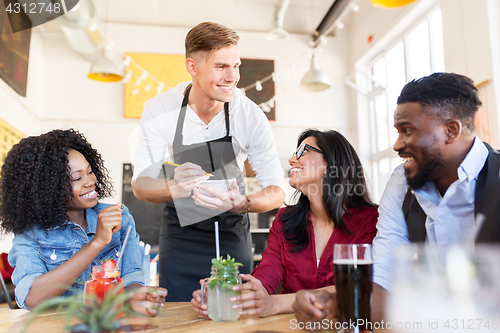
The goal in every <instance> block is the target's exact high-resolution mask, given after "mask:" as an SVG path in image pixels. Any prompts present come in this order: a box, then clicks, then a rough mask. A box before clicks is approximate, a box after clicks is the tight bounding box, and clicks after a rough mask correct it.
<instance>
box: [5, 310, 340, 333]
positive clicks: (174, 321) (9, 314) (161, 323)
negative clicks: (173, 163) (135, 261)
mask: <svg viewBox="0 0 500 333" xmlns="http://www.w3.org/2000/svg"><path fill="white" fill-rule="evenodd" d="M28 313H29V312H28V311H26V310H9V309H8V308H0V332H1V333H4V332H5V333H7V332H8V333H19V332H20V331H21V329H22V327H23V324H24V322H25V320H26V318H27V316H28ZM59 314H60V313H59ZM292 320H293V321H292ZM294 320H295V316H294V315H293V314H283V315H276V316H271V317H267V318H258V317H251V316H242V317H240V318H239V319H238V320H237V321H233V322H215V321H212V320H209V319H198V318H197V317H196V314H195V313H194V312H193V311H191V304H190V303H187V302H186V303H184V302H183V303H175V302H173V303H165V306H164V307H163V310H161V311H160V314H159V315H158V316H157V317H154V318H146V317H134V318H127V319H125V320H124V324H150V325H153V326H157V328H155V329H151V330H148V332H152V333H153V332H167V333H173V332H179V333H195V332H196V333H211V332H213V333H216V332H217V333H218V332H231V333H240V332H242V333H243V332H247V333H251V332H261V333H278V332H283V333H286V332H302V330H300V329H298V328H295V329H294V327H296V325H295V324H294V323H295V321H294ZM63 328H64V319H63V318H60V317H59V316H58V313H47V314H44V315H41V316H39V317H38V318H37V319H36V320H35V321H34V322H33V323H32V324H31V325H30V327H29V328H28V330H27V332H28V333H32V332H43V333H62V332H63V331H64V330H63ZM323 332H334V331H323Z"/></svg>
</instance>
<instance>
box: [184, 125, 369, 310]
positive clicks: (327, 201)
mask: <svg viewBox="0 0 500 333" xmlns="http://www.w3.org/2000/svg"><path fill="white" fill-rule="evenodd" d="M288 163H289V164H290V167H291V170H290V180H289V183H290V185H291V186H292V187H293V188H295V189H296V190H297V191H296V193H295V198H296V199H297V198H298V199H297V200H296V203H295V204H294V205H289V206H287V207H285V208H282V209H281V210H280V211H279V212H278V214H277V215H276V218H275V220H274V222H273V225H272V227H271V229H270V231H269V237H268V239H267V249H266V251H264V252H263V253H262V261H261V263H260V264H259V265H258V266H257V267H256V268H255V269H254V271H253V272H252V274H251V275H248V274H241V278H242V279H243V280H244V281H247V283H245V284H243V285H240V286H235V287H234V289H235V290H241V291H242V294H241V295H239V296H235V297H233V298H232V299H231V300H232V301H233V302H234V305H233V308H239V309H241V312H240V313H241V314H242V315H258V316H260V317H266V316H271V315H275V314H279V313H291V312H293V309H292V303H293V302H294V301H295V293H296V292H297V291H299V290H301V289H318V288H326V289H327V290H329V291H333V290H335V289H334V288H335V286H334V284H335V280H334V276H333V246H334V244H357V243H371V242H372V240H373V238H374V237H375V234H376V232H377V230H376V228H375V225H376V223H377V217H378V212H377V206H376V205H375V204H374V203H373V202H372V201H371V199H370V195H369V193H368V189H367V185H366V181H365V177H364V170H363V167H362V165H361V162H360V160H359V158H358V155H357V154H356V151H355V150H354V148H353V147H352V145H351V144H350V143H349V142H348V141H347V139H346V138H345V137H344V136H343V135H342V134H340V133H339V132H337V131H326V132H321V131H318V130H315V129H308V130H305V131H304V132H302V134H301V135H300V136H299V139H298V148H297V150H296V152H295V154H293V156H292V157H291V158H290V159H289V160H288ZM280 282H281V283H282V287H283V288H282V291H281V294H280V295H275V293H276V290H277V288H278V286H279V284H280ZM191 304H192V308H193V310H194V311H195V312H197V313H198V317H200V318H201V317H207V307H206V305H205V304H201V297H200V291H199V290H197V291H195V292H194V293H193V299H192V300H191Z"/></svg>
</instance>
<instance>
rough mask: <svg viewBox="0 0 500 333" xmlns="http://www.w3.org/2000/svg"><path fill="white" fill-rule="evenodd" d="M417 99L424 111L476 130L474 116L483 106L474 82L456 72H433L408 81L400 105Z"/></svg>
mask: <svg viewBox="0 0 500 333" xmlns="http://www.w3.org/2000/svg"><path fill="white" fill-rule="evenodd" d="M409 102H415V103H419V104H420V105H422V106H423V108H424V112H427V113H428V114H429V115H432V116H435V117H436V118H439V119H442V120H443V121H446V120H448V119H452V118H457V119H460V121H461V122H462V124H463V126H464V128H465V129H468V130H469V131H470V132H471V133H474V132H475V129H476V127H475V125H474V119H475V115H476V111H477V110H478V108H479V107H480V106H481V101H480V100H479V97H478V96H477V88H476V87H475V86H474V81H472V80H471V79H469V78H468V77H466V76H463V75H459V74H455V73H433V74H431V75H429V76H424V77H423V78H420V79H415V80H413V81H410V82H408V83H407V84H406V85H405V86H404V88H403V90H402V91H401V94H400V95H399V97H398V104H402V103H409Z"/></svg>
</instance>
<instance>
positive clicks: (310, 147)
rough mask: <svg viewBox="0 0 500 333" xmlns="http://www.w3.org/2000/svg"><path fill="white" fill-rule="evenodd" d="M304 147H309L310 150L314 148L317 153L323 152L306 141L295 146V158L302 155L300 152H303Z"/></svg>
mask: <svg viewBox="0 0 500 333" xmlns="http://www.w3.org/2000/svg"><path fill="white" fill-rule="evenodd" d="M306 147H307V148H308V149H311V150H314V151H316V152H318V153H321V154H323V152H322V151H321V150H319V149H318V148H314V147H312V146H309V145H308V144H307V143H304V144H301V145H300V146H299V147H298V148H297V150H296V151H295V157H296V158H297V159H299V158H301V157H302V154H304V151H305V150H306Z"/></svg>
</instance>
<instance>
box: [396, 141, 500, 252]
mask: <svg viewBox="0 0 500 333" xmlns="http://www.w3.org/2000/svg"><path fill="white" fill-rule="evenodd" d="M485 145H486V147H487V148H488V150H489V154H488V158H487V159H486V162H485V163H484V166H483V169H482V170H481V172H479V175H478V177H477V182H476V192H475V199H474V215H475V216H476V215H477V214H478V213H482V214H484V215H485V217H486V219H485V220H484V223H483V226H482V228H481V230H480V232H479V235H478V238H477V242H478V243H493V242H497V243H498V242H500V152H499V151H497V150H494V149H493V148H491V146H490V145H488V144H487V143H485ZM403 213H404V216H405V219H406V224H407V226H408V236H409V239H410V242H412V243H417V242H424V241H425V235H426V230H425V220H426V219H427V215H426V214H425V212H424V211H423V210H422V207H420V205H419V204H418V202H417V199H416V198H415V195H414V194H413V191H412V190H411V189H410V188H408V192H406V196H405V199H404V202H403Z"/></svg>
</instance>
